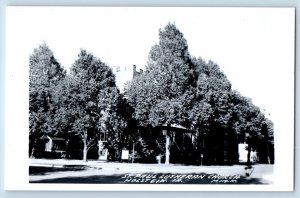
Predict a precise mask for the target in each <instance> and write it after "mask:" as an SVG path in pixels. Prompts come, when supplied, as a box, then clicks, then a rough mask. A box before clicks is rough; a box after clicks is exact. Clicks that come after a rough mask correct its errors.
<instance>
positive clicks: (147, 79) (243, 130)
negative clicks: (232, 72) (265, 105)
mask: <svg viewBox="0 0 300 198" xmlns="http://www.w3.org/2000/svg"><path fill="white" fill-rule="evenodd" d="M126 95H127V97H128V100H129V102H130V104H131V105H132V106H133V107H134V109H135V112H134V118H135V119H137V120H138V122H139V124H140V125H142V126H149V125H151V126H152V127H155V126H161V125H168V126H170V125H171V124H179V125H182V126H184V127H186V128H189V129H191V130H194V131H197V141H198V143H197V144H198V145H197V146H196V147H201V144H200V143H199V142H203V139H205V138H208V139H209V140H208V141H207V142H208V144H210V145H206V149H208V150H210V153H209V154H208V155H207V157H208V158H211V160H212V161H211V163H214V162H216V161H215V159H213V158H219V160H217V161H222V160H224V157H222V156H221V154H218V155H219V156H211V155H215V154H214V153H216V152H218V153H222V152H223V151H222V152H221V150H222V149H224V148H223V147H222V144H224V138H231V139H234V144H235V145H237V142H238V139H237V135H239V134H251V137H253V138H251V139H252V140H254V139H255V138H256V137H258V136H259V133H260V130H261V127H263V126H262V124H261V123H263V122H264V121H265V119H264V117H263V116H261V115H262V113H261V112H260V110H259V109H258V108H257V107H256V106H255V105H253V104H252V102H251V101H249V100H245V98H243V97H240V95H238V94H237V93H236V92H235V91H233V90H232V89H231V83H230V81H229V80H228V79H227V77H226V75H225V74H224V73H223V72H222V71H221V69H220V67H219V66H218V65H217V64H216V63H214V62H212V61H208V62H206V61H204V60H203V59H201V58H198V59H196V58H193V57H191V56H190V54H189V51H188V45H187V41H186V40H185V38H184V37H183V34H182V33H181V32H180V31H179V30H178V28H177V27H176V25H175V24H171V23H169V24H167V26H166V27H165V28H164V29H162V30H160V31H159V43H158V44H156V45H154V46H153V47H152V49H151V51H150V53H149V59H148V63H147V65H146V70H145V72H144V73H143V74H142V75H140V76H138V77H135V78H134V79H133V80H132V82H131V83H129V85H128V87H127V89H126ZM252 110H253V111H255V113H252V114H251V113H249V112H251V111H252ZM249 114H250V115H249ZM251 116H252V117H251ZM250 120H251V121H250ZM259 120H260V121H259ZM249 122H251V123H250V124H251V125H252V126H251V127H250V126H248V125H250V124H249ZM265 128H266V127H265ZM269 128H270V127H269ZM248 139H249V140H250V138H248ZM248 142H250V141H248ZM202 146H203V145H202ZM209 146H210V147H209ZM223 146H224V147H225V145H223ZM230 146H231V145H230ZM214 149H217V150H214ZM232 149H236V148H232ZM198 152H202V151H201V149H199V148H198ZM236 152H237V151H236ZM236 157H237V155H235V156H232V157H231V158H232V159H233V160H234V158H235V159H236Z"/></svg>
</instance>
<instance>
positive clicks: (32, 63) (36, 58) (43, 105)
mask: <svg viewBox="0 0 300 198" xmlns="http://www.w3.org/2000/svg"><path fill="white" fill-rule="evenodd" d="M65 75H66V72H65V70H64V69H63V67H62V66H61V65H60V63H59V62H58V61H57V59H56V58H55V57H54V55H53V52H52V51H51V50H50V49H49V47H48V46H47V44H46V43H43V44H41V45H40V46H39V47H38V48H36V49H34V51H33V53H32V54H31V56H30V58H29V138H30V156H31V157H34V155H35V153H34V151H35V147H36V143H37V140H38V139H39V138H40V137H41V136H42V135H43V134H49V133H52V134H53V133H57V130H56V128H55V127H53V125H54V124H55V122H54V120H55V115H56V113H57V108H56V105H55V102H54V100H53V97H54V90H55V89H56V87H57V85H58V84H59V83H60V82H61V81H62V80H63V79H64V77H65Z"/></svg>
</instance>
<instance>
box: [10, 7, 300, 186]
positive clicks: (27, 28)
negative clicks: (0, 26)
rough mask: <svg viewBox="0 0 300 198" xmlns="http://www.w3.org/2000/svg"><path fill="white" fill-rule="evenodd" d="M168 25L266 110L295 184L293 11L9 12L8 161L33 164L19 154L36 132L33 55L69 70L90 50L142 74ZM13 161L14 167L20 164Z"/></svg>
mask: <svg viewBox="0 0 300 198" xmlns="http://www.w3.org/2000/svg"><path fill="white" fill-rule="evenodd" d="M168 22H174V23H175V24H176V26H177V27H178V28H179V30H180V31H181V32H182V33H183V35H184V37H185V38H186V40H187V43H188V46H189V51H190V54H191V55H192V56H195V57H199V56H200V57H202V58H204V59H205V60H212V61H214V62H216V63H217V64H218V65H219V66H220V68H221V70H223V72H224V73H225V74H226V75H227V77H228V79H229V80H230V81H231V83H232V87H233V89H235V90H238V91H239V92H240V93H241V94H242V95H243V96H246V97H249V98H251V99H252V100H253V103H254V104H255V105H257V106H259V107H260V108H261V109H262V110H263V109H265V111H266V114H267V115H268V116H269V118H270V119H271V120H272V121H273V122H274V134H275V144H276V152H275V159H277V161H276V163H277V162H278V163H277V164H276V166H275V172H276V173H277V175H276V176H277V177H278V178H279V179H278V183H276V184H278V187H280V186H281V185H286V183H287V182H286V180H282V179H280V178H289V177H292V174H293V173H292V171H287V170H293V165H292V163H283V162H288V161H291V160H293V150H294V147H293V140H294V136H293V135H294V60H295V56H294V54H295V53H294V51H295V13H294V9H293V8H199V7H198V8H197V7H186V8H179V7H177V8H176V7H173V8H167V7H165V8H155V7H147V8H146V7H144V8H143V7H135V8H130V7H122V8H117V7H110V8H108V7H107V8H105V7H7V9H6V39H5V41H6V43H5V45H6V57H5V59H6V60H5V62H6V66H5V72H6V74H5V77H6V81H5V82H6V84H5V86H6V87H5V90H6V92H5V93H6V95H5V97H6V99H5V101H6V109H7V110H8V111H6V114H5V116H6V131H7V130H9V131H14V132H15V133H6V142H7V144H9V145H10V147H6V148H7V149H6V150H7V152H10V153H14V155H9V156H12V157H15V156H19V158H18V159H21V158H22V157H24V156H27V154H24V155H21V154H20V153H19V152H20V149H19V146H20V145H21V146H23V147H26V146H28V144H26V142H25V143H24V141H22V140H24V139H25V140H27V139H28V136H26V133H21V132H23V131H24V129H27V130H28V128H29V127H28V95H29V94H28V81H29V78H28V69H29V56H30V54H31V53H32V52H33V50H34V48H36V47H38V45H39V44H41V43H43V41H45V42H46V43H47V44H48V46H49V47H50V49H51V50H52V51H53V52H54V55H55V57H56V58H57V59H58V60H59V62H60V63H61V64H62V65H63V66H64V67H65V68H69V67H70V66H71V65H72V63H73V62H74V61H75V60H76V58H77V55H78V53H79V51H80V48H84V49H86V50H87V51H89V52H92V53H93V54H94V55H95V56H97V57H98V58H100V59H101V60H102V61H103V62H105V63H107V64H108V65H109V66H112V67H113V66H115V67H117V66H120V68H121V69H122V68H123V69H125V68H126V67H127V68H128V67H131V66H132V65H134V64H135V65H137V67H138V69H139V68H143V67H144V66H145V65H146V64H147V58H148V54H149V51H150V49H151V46H153V45H154V44H156V43H157V42H158V31H159V29H160V28H164V26H165V25H167V23H168ZM123 77H124V76H123ZM127 77H128V76H126V77H125V78H127ZM128 78H130V77H128ZM269 114H270V115H269ZM16 121H17V123H18V124H17V125H16V124H15V123H16ZM16 133H17V134H18V135H17V137H18V139H19V141H18V144H16V138H15V137H16ZM10 143H11V144H10ZM26 151H27V150H26V149H25V152H26ZM9 156H8V157H7V158H6V160H7V161H8V163H9V162H11V161H13V159H10V157H9ZM26 159H27V158H25V159H23V160H26ZM280 162H281V163H280ZM10 165H11V164H10ZM26 170H27V169H26ZM26 170H25V172H26ZM276 170H285V171H282V172H281V171H276ZM25 172H24V174H25V175H26V176H27V174H28V171H27V172H26V173H25ZM283 174H284V175H283ZM24 177H25V176H24ZM20 181H21V180H20ZM22 181H23V182H24V180H22ZM289 181H290V180H289ZM25 182H26V181H25Z"/></svg>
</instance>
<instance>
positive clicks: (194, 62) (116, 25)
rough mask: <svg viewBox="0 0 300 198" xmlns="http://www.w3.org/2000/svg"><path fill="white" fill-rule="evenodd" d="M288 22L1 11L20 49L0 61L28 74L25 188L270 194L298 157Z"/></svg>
mask: <svg viewBox="0 0 300 198" xmlns="http://www.w3.org/2000/svg"><path fill="white" fill-rule="evenodd" d="M293 16H294V10H293V9H283V8H282V9H272V8H264V9H262V8H196V7H186V8H180V7H173V8H159V7H149V8H146V7H135V8H134V7H133V8H132V7H118V8H117V7H84V8H83V7H18V8H16V7H10V8H9V9H8V19H9V20H10V21H9V22H10V23H8V24H7V27H8V28H7V29H8V31H10V35H9V36H8V39H10V38H11V39H14V42H15V43H18V41H20V42H21V43H22V46H21V47H20V48H21V49H16V46H13V45H10V43H9V42H8V48H9V49H8V53H9V50H12V51H13V50H20V51H22V53H23V54H22V55H21V57H20V60H24V61H26V62H22V66H19V67H23V68H25V69H27V73H26V74H28V75H27V81H25V82H28V90H27V94H28V95H27V99H28V100H25V101H26V102H27V104H26V105H25V107H26V108H27V112H28V117H27V118H26V119H27V125H25V126H27V127H28V129H26V130H25V131H24V130H23V133H26V131H27V133H26V137H27V138H26V139H23V140H22V141H23V142H22V144H23V145H25V148H22V149H23V151H22V155H24V156H22V158H23V159H25V163H23V164H21V165H22V166H25V169H24V170H27V176H28V177H27V183H28V184H27V185H29V186H30V185H35V184H40V185H47V184H66V185H71V184H113V185H118V186H119V185H121V186H122V185H138V186H141V185H140V184H143V185H144V184H147V185H150V186H151V187H153V188H154V189H155V186H157V185H158V184H159V186H161V187H162V188H163V186H164V185H166V184H172V185H175V186H174V187H173V188H177V186H181V187H182V186H188V185H187V184H192V186H193V188H195V189H196V188H197V187H199V186H202V185H212V186H215V187H218V186H228V185H229V186H249V185H251V186H253V185H255V186H272V185H275V186H276V182H277V180H278V172H277V173H276V167H282V163H284V160H283V158H282V152H283V151H284V149H283V150H281V148H282V146H283V145H286V144H291V145H290V146H292V145H293V142H292V141H291V140H293V135H294V131H293V123H294V117H293V116H294V112H293V110H294V109H293V106H294V102H293V97H294V95H293V94H294V92H293V91H294V88H293V86H294V79H293V78H294V75H293V73H294V31H293V30H294V29H293V28H294V18H293ZM21 18H22V20H23V21H24V24H22V22H21V21H20V19H21ZM16 24H18V25H19V26H18V25H16ZM24 28H25V29H26V30H24ZM21 29H23V30H24V32H25V36H26V37H25V38H24V36H22V31H20V30H21ZM16 39H17V40H16ZM16 59H17V57H16ZM16 65H17V64H16ZM25 77H26V76H25ZM291 97H292V98H291ZM26 108H24V109H26ZM286 126H289V127H286ZM22 137H25V135H23V136H22ZM281 137H286V142H284V141H285V140H283V139H284V138H281ZM290 137H292V138H290ZM289 148H290V147H289ZM287 149H288V148H287ZM285 154H287V153H285ZM285 154H284V155H285ZM289 155H293V154H292V153H289V154H287V157H288V156H289ZM289 159H291V158H289ZM286 162H287V163H288V164H285V165H283V166H285V167H292V166H293V165H292V164H293V161H291V162H289V161H286ZM26 168H27V169H26ZM277 171H278V169H277ZM287 175H288V174H287ZM290 179H292V178H290ZM292 180H293V179H292ZM244 189H247V187H245V188H244ZM258 189H259V188H258ZM261 189H263V188H261ZM100 190H101V189H100ZM102 190H103V189H102Z"/></svg>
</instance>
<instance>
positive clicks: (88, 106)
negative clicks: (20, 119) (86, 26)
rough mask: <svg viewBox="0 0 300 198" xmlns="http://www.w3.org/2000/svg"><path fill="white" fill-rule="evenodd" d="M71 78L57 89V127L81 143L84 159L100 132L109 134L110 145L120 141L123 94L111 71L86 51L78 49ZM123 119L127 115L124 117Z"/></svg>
mask: <svg viewBox="0 0 300 198" xmlns="http://www.w3.org/2000/svg"><path fill="white" fill-rule="evenodd" d="M70 70H71V72H70V75H68V77H67V78H66V79H65V81H64V83H62V84H61V86H60V87H59V89H57V101H58V103H59V104H60V107H59V111H60V115H59V116H60V118H59V122H60V123H61V124H60V125H61V126H63V127H64V130H66V131H67V132H69V133H70V134H73V135H75V136H77V137H78V138H79V139H81V140H82V145H83V148H82V151H83V153H82V156H83V160H84V161H86V160H87V154H88V151H89V149H90V148H92V146H94V145H96V144H97V142H98V141H97V140H99V132H100V131H101V130H102V131H105V133H108V134H107V135H108V137H109V140H111V141H110V142H111V144H114V143H115V142H119V141H120V136H121V135H120V134H121V133H122V130H123V129H124V128H125V127H126V124H127V122H126V120H125V118H124V116H122V115H123V114H122V113H124V112H122V111H121V112H120V109H119V108H120V106H121V105H122V102H123V101H122V95H120V93H119V90H118V88H117V87H116V83H115V76H114V74H113V72H112V70H111V68H110V67H109V66H108V65H106V64H105V63H103V62H102V61H101V60H100V59H98V58H96V57H95V56H94V55H93V54H91V53H88V52H87V51H86V50H81V51H80V53H79V55H78V59H77V60H76V61H75V63H74V64H73V65H72V67H71V69H70ZM125 117H126V116H125Z"/></svg>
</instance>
